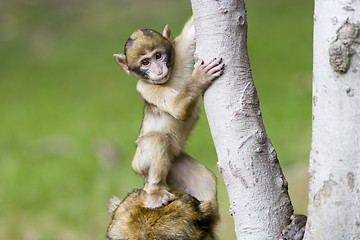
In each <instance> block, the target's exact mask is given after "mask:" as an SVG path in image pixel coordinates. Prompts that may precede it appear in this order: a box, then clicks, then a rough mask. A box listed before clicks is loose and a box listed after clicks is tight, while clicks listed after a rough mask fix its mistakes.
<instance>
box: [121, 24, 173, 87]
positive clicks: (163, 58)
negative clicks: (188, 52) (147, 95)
mask: <svg viewBox="0 0 360 240" xmlns="http://www.w3.org/2000/svg"><path fill="white" fill-rule="evenodd" d="M165 29H166V31H165V34H164V35H161V34H160V33H158V32H156V31H154V30H150V29H143V30H138V31H136V32H134V33H133V34H132V35H131V36H130V37H129V39H128V40H127V42H126V44H125V49H124V50H125V51H124V53H125V54H114V56H115V58H116V61H117V62H118V63H119V64H120V66H121V67H122V68H123V69H124V70H125V72H127V73H132V74H133V75H134V76H135V77H137V78H139V79H142V80H145V81H147V82H149V83H151V84H164V83H166V82H167V81H168V80H169V78H170V74H171V69H172V65H173V55H174V54H173V52H174V48H173V45H172V44H173V40H172V37H171V33H170V30H168V28H167V27H166V28H165Z"/></svg>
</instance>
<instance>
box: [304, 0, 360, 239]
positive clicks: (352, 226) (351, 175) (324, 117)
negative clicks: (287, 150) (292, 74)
mask: <svg viewBox="0 0 360 240" xmlns="http://www.w3.org/2000/svg"><path fill="white" fill-rule="evenodd" d="M314 18H315V19H314V65H313V68H314V75H313V121H312V122H313V128H312V145H311V153H310V166H309V177H310V183H309V206H308V215H309V216H308V217H309V218H308V223H307V225H306V234H305V239H319V240H321V239H336V240H338V239H360V36H359V31H360V0H332V1H325V0H316V1H315V16H314Z"/></svg>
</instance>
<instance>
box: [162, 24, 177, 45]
mask: <svg viewBox="0 0 360 240" xmlns="http://www.w3.org/2000/svg"><path fill="white" fill-rule="evenodd" d="M162 35H163V37H164V38H166V39H167V40H169V41H170V42H171V43H173V42H174V39H173V37H172V35H171V31H170V29H169V26H168V25H166V26H165V27H164V30H163V32H162Z"/></svg>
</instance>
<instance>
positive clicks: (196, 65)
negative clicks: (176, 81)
mask: <svg viewBox="0 0 360 240" xmlns="http://www.w3.org/2000/svg"><path fill="white" fill-rule="evenodd" d="M203 64H204V60H201V59H199V60H198V61H197V62H196V63H195V65H194V68H198V67H200V66H201V65H203Z"/></svg>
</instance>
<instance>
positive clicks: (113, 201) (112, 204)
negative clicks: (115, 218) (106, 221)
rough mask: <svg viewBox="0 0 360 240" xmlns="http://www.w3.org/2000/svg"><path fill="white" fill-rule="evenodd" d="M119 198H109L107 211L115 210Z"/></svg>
mask: <svg viewBox="0 0 360 240" xmlns="http://www.w3.org/2000/svg"><path fill="white" fill-rule="evenodd" d="M120 202H121V201H120V199H118V198H117V197H112V198H110V200H109V213H111V214H114V212H115V210H116V209H117V208H118V207H119V205H120Z"/></svg>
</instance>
